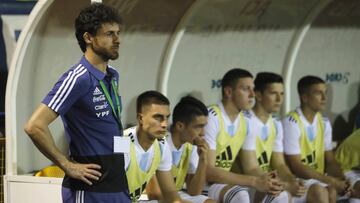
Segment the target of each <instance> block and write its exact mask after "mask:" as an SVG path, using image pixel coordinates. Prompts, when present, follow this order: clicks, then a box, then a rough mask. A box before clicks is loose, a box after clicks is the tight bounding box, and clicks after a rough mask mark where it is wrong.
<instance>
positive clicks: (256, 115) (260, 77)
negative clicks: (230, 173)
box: [239, 72, 328, 203]
mask: <svg viewBox="0 0 360 203" xmlns="http://www.w3.org/2000/svg"><path fill="white" fill-rule="evenodd" d="M283 95H284V84H283V79H282V77H281V76H280V75H278V74H275V73H270V72H261V73H258V74H257V76H256V78H255V100H256V103H255V106H254V107H253V109H252V110H250V111H248V112H247V113H246V114H245V116H247V117H248V119H249V126H250V133H249V136H248V137H247V138H246V140H245V143H244V146H243V148H242V150H241V151H240V156H239V157H240V159H241V163H242V170H243V172H244V173H246V174H249V175H257V176H260V175H262V174H263V173H264V172H269V171H271V170H276V171H277V174H278V175H279V178H280V179H281V180H282V181H283V182H284V188H285V190H287V191H288V192H289V193H291V195H292V196H293V200H294V202H316V203H317V202H322V201H321V199H323V198H328V197H327V195H328V194H327V191H326V189H325V188H323V187H321V186H320V185H318V184H313V185H311V186H310V188H309V190H308V192H307V194H305V192H306V189H305V187H304V185H303V182H302V181H299V179H297V178H296V176H294V175H293V174H292V173H291V171H290V169H289V168H288V166H287V165H286V163H285V160H284V154H283V128H282V125H281V122H280V121H279V120H278V119H277V118H276V117H275V116H274V115H273V114H276V113H278V112H279V111H280V108H281V105H282V102H283ZM305 186H308V184H305Z"/></svg>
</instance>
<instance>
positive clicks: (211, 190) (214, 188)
mask: <svg viewBox="0 0 360 203" xmlns="http://www.w3.org/2000/svg"><path fill="white" fill-rule="evenodd" d="M225 186H228V184H218V183H215V184H212V185H210V186H206V187H205V189H204V190H205V191H204V192H203V194H207V195H208V196H209V198H211V199H213V200H215V201H217V202H221V201H222V200H219V199H220V192H221V190H222V189H223V188H224V187H225ZM237 187H241V188H243V189H244V190H246V191H248V190H249V188H247V187H244V186H237Z"/></svg>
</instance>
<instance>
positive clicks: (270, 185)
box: [205, 68, 283, 203]
mask: <svg viewBox="0 0 360 203" xmlns="http://www.w3.org/2000/svg"><path fill="white" fill-rule="evenodd" d="M253 88H254V83H253V77H252V75H251V73H249V72H248V71H246V70H243V69H238V68H235V69H232V70H230V71H228V72H227V73H226V74H225V75H224V77H223V79H222V101H221V102H219V103H218V104H216V105H213V106H211V107H210V108H209V118H208V124H207V125H206V127H205V140H206V141H207V142H208V144H209V147H210V151H209V155H208V156H209V161H208V167H207V171H206V173H207V181H208V182H209V183H210V184H211V185H210V187H209V188H208V195H209V197H210V198H212V199H214V200H217V201H218V202H223V203H235V202H249V201H250V200H249V194H248V192H247V188H245V187H243V186H248V187H253V188H255V189H256V190H258V191H261V192H269V193H270V194H273V195H277V194H279V193H280V192H281V191H282V190H283V187H282V185H281V184H279V182H278V180H276V179H274V178H273V177H272V176H273V174H272V173H267V174H264V175H262V176H261V177H256V176H249V175H240V174H237V173H233V172H230V169H231V167H232V166H233V164H234V162H235V158H236V156H237V154H238V152H239V151H240V149H241V147H242V144H243V142H244V140H245V138H246V136H247V133H248V123H247V121H246V119H245V118H244V116H243V113H242V112H241V111H242V110H246V109H249V108H251V106H252V102H253V97H254V91H253Z"/></svg>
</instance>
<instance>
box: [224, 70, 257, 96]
mask: <svg viewBox="0 0 360 203" xmlns="http://www.w3.org/2000/svg"><path fill="white" fill-rule="evenodd" d="M240 78H253V75H251V73H250V72H249V71H247V70H244V69H240V68H233V69H231V70H229V71H228V72H226V73H225V75H224V77H223V78H222V80H221V92H222V95H223V96H224V94H225V92H224V88H225V87H229V86H231V87H235V85H236V83H237V81H238V79H240Z"/></svg>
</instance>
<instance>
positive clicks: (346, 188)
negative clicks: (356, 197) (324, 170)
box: [327, 176, 353, 197]
mask: <svg viewBox="0 0 360 203" xmlns="http://www.w3.org/2000/svg"><path fill="white" fill-rule="evenodd" d="M327 178H328V179H329V184H330V185H331V186H333V187H334V188H335V189H336V191H337V193H338V194H339V195H340V196H349V197H350V195H351V193H352V191H353V188H351V185H350V182H349V181H347V180H340V179H338V178H335V177H331V176H327Z"/></svg>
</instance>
